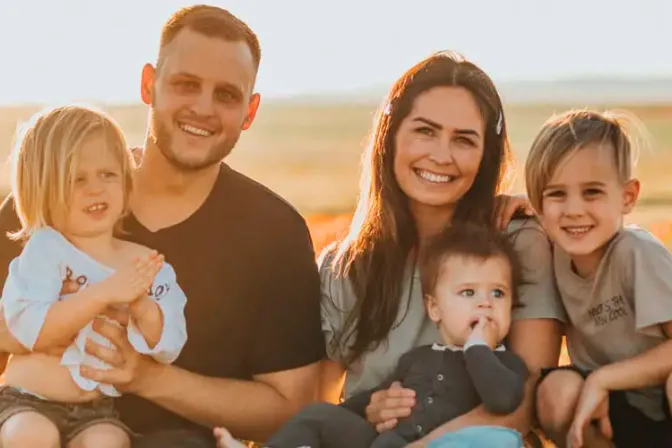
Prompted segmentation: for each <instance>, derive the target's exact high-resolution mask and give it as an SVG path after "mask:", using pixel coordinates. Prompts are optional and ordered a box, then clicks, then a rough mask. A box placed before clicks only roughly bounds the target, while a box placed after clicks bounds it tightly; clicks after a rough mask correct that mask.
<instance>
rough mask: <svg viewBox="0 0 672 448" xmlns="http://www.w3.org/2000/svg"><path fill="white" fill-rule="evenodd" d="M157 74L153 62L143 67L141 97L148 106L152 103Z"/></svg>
mask: <svg viewBox="0 0 672 448" xmlns="http://www.w3.org/2000/svg"><path fill="white" fill-rule="evenodd" d="M155 75H156V70H155V69H154V66H152V64H145V65H144V67H142V77H141V79H140V98H142V102H143V103H145V104H146V105H148V106H151V105H152V97H153V91H154V76H155Z"/></svg>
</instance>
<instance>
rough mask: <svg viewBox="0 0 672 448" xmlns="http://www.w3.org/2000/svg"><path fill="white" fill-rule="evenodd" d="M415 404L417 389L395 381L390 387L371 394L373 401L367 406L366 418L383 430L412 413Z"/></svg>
mask: <svg viewBox="0 0 672 448" xmlns="http://www.w3.org/2000/svg"><path fill="white" fill-rule="evenodd" d="M413 406H415V391H414V390H412V389H405V388H403V387H401V384H400V383H398V382H394V383H392V385H391V386H390V388H389V389H386V390H379V391H377V392H374V393H373V394H372V395H371V402H370V403H369V405H368V406H367V407H366V419H367V420H368V421H369V423H371V424H372V425H375V426H376V430H377V431H378V432H383V431H386V430H388V429H392V428H394V427H395V426H396V425H397V422H398V419H399V418H401V417H408V416H409V415H411V408H412V407H413Z"/></svg>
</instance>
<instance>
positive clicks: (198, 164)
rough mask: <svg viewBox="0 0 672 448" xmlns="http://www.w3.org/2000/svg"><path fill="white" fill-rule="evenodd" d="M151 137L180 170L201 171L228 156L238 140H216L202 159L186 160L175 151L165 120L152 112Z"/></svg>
mask: <svg viewBox="0 0 672 448" xmlns="http://www.w3.org/2000/svg"><path fill="white" fill-rule="evenodd" d="M149 137H150V138H151V139H152V141H153V142H154V144H155V145H156V146H157V147H158V148H159V151H161V154H163V156H164V157H165V158H166V160H168V162H169V163H170V164H171V165H173V166H174V167H175V168H177V169H178V170H180V171H199V170H202V169H204V168H208V167H211V166H213V165H216V164H218V163H220V162H221V161H222V160H224V158H225V157H226V156H228V155H229V154H230V153H231V151H232V150H233V147H234V146H236V143H237V142H238V137H240V135H239V134H238V135H236V136H234V137H230V138H225V139H224V140H222V141H219V142H216V143H215V144H213V146H212V147H210V149H209V150H208V153H207V156H206V157H205V158H204V159H201V160H184V159H181V158H180V156H179V154H177V153H176V152H175V151H173V144H172V140H173V139H172V137H171V135H170V131H169V130H168V129H167V127H166V126H165V125H164V124H163V122H162V121H161V120H160V119H159V118H158V117H157V116H156V113H155V112H152V114H151V116H150V119H149Z"/></svg>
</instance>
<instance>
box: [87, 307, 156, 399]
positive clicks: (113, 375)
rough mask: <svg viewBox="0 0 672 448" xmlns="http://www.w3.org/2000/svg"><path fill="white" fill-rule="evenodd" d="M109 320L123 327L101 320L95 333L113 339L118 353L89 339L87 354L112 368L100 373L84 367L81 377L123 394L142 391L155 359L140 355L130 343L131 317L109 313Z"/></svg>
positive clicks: (95, 325) (126, 314) (120, 312)
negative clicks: (128, 334) (129, 319)
mask: <svg viewBox="0 0 672 448" xmlns="http://www.w3.org/2000/svg"><path fill="white" fill-rule="evenodd" d="M107 316H108V317H110V318H112V319H114V320H115V321H117V322H118V323H119V325H116V324H114V323H112V322H108V321H106V320H105V319H102V318H98V319H96V320H95V322H94V324H93V329H94V331H95V332H96V333H99V334H100V335H101V336H104V337H106V338H107V339H109V340H110V342H112V344H114V346H115V347H116V350H114V349H109V348H106V347H103V346H102V345H99V344H97V343H95V342H93V341H92V340H91V339H89V340H87V341H86V351H87V353H89V354H90V355H92V356H95V357H96V358H98V359H100V360H101V361H103V362H106V363H108V364H109V365H111V366H112V368H111V369H109V370H99V369H94V368H93V367H89V366H84V365H83V366H81V368H80V369H81V370H80V371H81V374H82V376H83V377H85V378H89V379H91V380H94V381H98V382H101V383H106V384H111V385H113V386H114V387H116V388H117V389H118V390H119V391H121V392H126V393H137V392H138V391H139V390H141V389H142V387H143V382H144V380H146V379H147V378H148V377H150V375H148V374H147V372H148V371H149V370H151V368H152V367H154V365H155V364H156V363H155V361H153V360H152V359H151V358H149V357H147V356H144V355H141V354H139V353H138V352H136V351H135V350H134V349H133V347H132V346H131V344H130V342H128V339H127V336H126V329H125V327H126V326H127V325H128V313H126V312H123V311H119V310H109V311H108V312H107Z"/></svg>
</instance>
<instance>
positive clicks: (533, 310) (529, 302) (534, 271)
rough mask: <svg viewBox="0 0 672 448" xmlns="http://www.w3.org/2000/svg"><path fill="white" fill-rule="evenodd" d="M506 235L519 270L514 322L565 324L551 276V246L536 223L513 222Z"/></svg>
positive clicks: (530, 220)
mask: <svg viewBox="0 0 672 448" xmlns="http://www.w3.org/2000/svg"><path fill="white" fill-rule="evenodd" d="M509 235H510V237H511V240H512V242H513V246H514V248H515V250H516V253H517V254H518V259H519V261H520V264H521V268H522V275H523V285H521V287H520V288H519V295H520V305H521V306H519V307H517V308H516V309H514V312H513V318H514V319H557V320H559V321H561V322H566V321H567V317H566V315H565V311H564V308H563V306H562V300H561V299H560V294H559V292H558V289H557V287H556V284H555V277H554V275H553V255H552V249H551V243H550V242H549V240H548V238H547V237H546V234H545V233H544V231H543V229H542V228H541V226H540V225H539V223H538V222H537V221H536V220H533V219H526V220H517V221H513V222H512V223H511V224H510V226H509Z"/></svg>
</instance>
